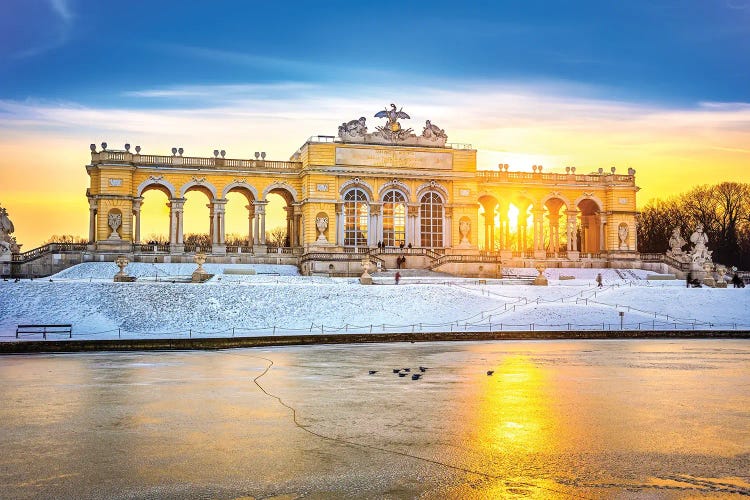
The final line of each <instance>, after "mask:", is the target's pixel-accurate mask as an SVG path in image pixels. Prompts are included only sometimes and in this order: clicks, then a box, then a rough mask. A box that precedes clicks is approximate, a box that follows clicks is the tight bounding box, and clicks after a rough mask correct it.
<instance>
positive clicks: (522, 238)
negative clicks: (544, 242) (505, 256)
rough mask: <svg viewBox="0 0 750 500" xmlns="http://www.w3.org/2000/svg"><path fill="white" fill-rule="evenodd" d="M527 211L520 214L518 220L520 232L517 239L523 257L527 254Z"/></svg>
mask: <svg viewBox="0 0 750 500" xmlns="http://www.w3.org/2000/svg"><path fill="white" fill-rule="evenodd" d="M526 216H527V214H526V211H524V210H522V211H521V212H520V213H519V214H518V219H517V220H516V227H518V232H517V234H516V237H517V240H518V241H517V245H516V246H517V247H518V251H519V252H521V255H525V254H526Z"/></svg>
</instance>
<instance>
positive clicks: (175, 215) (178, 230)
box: [167, 198, 185, 253]
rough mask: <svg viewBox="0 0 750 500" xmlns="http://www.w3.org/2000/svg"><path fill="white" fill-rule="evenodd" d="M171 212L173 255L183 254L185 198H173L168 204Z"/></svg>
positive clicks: (171, 247) (171, 248) (171, 246)
mask: <svg viewBox="0 0 750 500" xmlns="http://www.w3.org/2000/svg"><path fill="white" fill-rule="evenodd" d="M167 206H169V208H170V210H169V212H170V220H171V225H170V231H169V233H170V234H169V245H170V251H171V252H172V253H182V250H183V244H184V241H183V237H184V235H183V227H184V226H183V220H182V219H183V209H184V207H185V198H172V199H170V200H169V203H168V204H167Z"/></svg>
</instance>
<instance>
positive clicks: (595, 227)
mask: <svg viewBox="0 0 750 500" xmlns="http://www.w3.org/2000/svg"><path fill="white" fill-rule="evenodd" d="M575 209H576V210H577V211H578V226H577V228H576V238H577V242H576V243H577V247H578V250H580V251H581V252H584V253H596V252H599V251H601V250H603V245H604V240H605V236H604V229H605V226H604V224H605V222H606V215H605V214H604V206H603V203H601V200H599V199H598V198H596V197H595V196H593V195H591V194H584V195H583V196H581V197H579V198H578V199H576V204H575Z"/></svg>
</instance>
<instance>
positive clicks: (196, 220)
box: [178, 186, 223, 252]
mask: <svg viewBox="0 0 750 500" xmlns="http://www.w3.org/2000/svg"><path fill="white" fill-rule="evenodd" d="M183 197H184V198H185V205H184V206H183V213H182V217H183V221H184V222H183V235H182V241H183V242H184V244H185V251H186V252H194V251H197V250H199V249H200V250H204V251H205V250H210V249H211V247H212V245H213V243H214V241H213V239H212V235H213V234H214V224H215V222H214V221H215V217H214V206H213V194H212V193H211V191H210V190H209V189H208V188H206V187H204V186H191V187H189V188H188V189H187V190H186V191H185V192H184V193H183ZM221 215H222V216H223V214H221ZM219 224H220V223H219ZM219 227H220V226H219ZM179 239H180V238H179V236H178V240H179Z"/></svg>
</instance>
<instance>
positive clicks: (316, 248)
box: [18, 104, 638, 276]
mask: <svg viewBox="0 0 750 500" xmlns="http://www.w3.org/2000/svg"><path fill="white" fill-rule="evenodd" d="M374 118H375V119H376V121H377V124H376V125H377V126H375V127H373V126H372V124H371V123H370V122H368V119H366V118H364V117H362V118H359V119H356V120H352V121H349V122H345V123H342V124H341V125H340V126H339V127H338V134H337V135H336V136H314V137H311V138H310V139H308V140H307V141H306V142H305V143H304V144H302V146H301V147H300V148H299V150H297V151H296V152H295V153H294V154H293V155H292V156H291V158H290V159H289V160H288V161H275V160H273V161H272V160H267V159H266V158H265V154H264V155H263V156H260V155H258V154H256V155H255V158H247V159H235V158H226V157H225V153H224V152H223V151H222V152H220V151H214V152H213V156H210V155H209V156H206V157H188V156H183V155H182V151H181V150H179V149H173V150H172V154H166V155H152V154H142V153H141V148H140V147H139V146H136V147H135V148H134V150H131V148H130V145H126V146H125V149H124V150H114V149H110V148H108V147H107V146H106V144H103V145H102V147H101V148H98V147H97V146H95V145H93V144H92V145H91V162H90V163H89V164H88V165H86V171H87V172H88V174H89V177H90V180H91V183H90V186H89V188H88V189H87V191H86V196H87V197H88V201H89V207H90V210H89V221H90V226H89V227H90V229H89V240H90V244H89V245H88V246H87V247H86V249H85V251H84V250H83V249H81V255H82V256H81V260H114V258H115V257H116V256H117V255H120V254H126V255H128V256H129V257H130V259H131V260H135V261H139V260H142V261H146V262H154V261H160V262H170V261H171V262H183V261H184V262H188V261H190V262H192V254H193V253H194V252H196V251H204V252H206V253H207V254H209V262H211V261H213V262H247V263H252V262H265V263H277V262H278V263H281V262H283V263H294V264H296V265H299V266H300V269H301V271H302V272H303V273H305V274H319V273H320V274H332V275H344V274H358V273H360V272H361V269H362V265H363V263H362V259H363V257H364V258H366V259H369V260H370V262H371V264H373V265H378V266H380V267H381V268H382V267H385V268H393V267H395V266H396V259H398V258H399V257H401V256H402V255H405V256H407V258H408V261H407V266H408V267H420V268H425V269H433V270H440V271H445V272H450V273H455V274H463V275H473V276H482V275H486V276H492V275H494V274H496V273H497V272H498V269H499V268H500V267H532V266H534V265H535V264H536V263H537V262H538V261H544V264H545V265H546V266H547V267H580V266H589V265H590V266H593V267H607V266H621V267H637V266H638V253H637V252H636V248H637V243H636V230H635V215H636V192H637V191H638V187H636V185H635V171H634V170H632V169H628V171H627V173H625V174H621V173H615V169H614V168H612V169H611V170H609V169H608V170H606V171H605V170H603V169H598V171H594V172H586V173H583V172H576V169H575V168H566V169H565V172H564V173H562V172H561V173H552V172H547V171H543V168H542V167H541V166H539V167H534V168H533V171H532V172H514V171H510V170H509V168H508V165H499V166H494V167H493V168H491V169H478V168H477V159H476V150H475V149H473V148H472V147H471V146H470V145H467V144H454V143H448V142H447V134H446V132H445V131H444V130H443V129H441V128H440V127H439V126H437V125H436V124H433V123H431V122H430V121H429V120H427V121H425V122H424V126H422V127H417V128H415V130H412V128H409V127H408V126H407V125H406V123H407V120H410V117H409V116H408V115H407V114H406V113H405V112H403V111H402V110H399V109H397V107H396V106H395V105H393V104H392V105H390V106H389V107H387V108H385V109H384V110H382V111H380V112H378V113H377V114H375V116H374ZM154 189H155V190H159V191H162V192H163V193H164V194H165V195H166V196H167V197H168V199H169V203H168V206H169V209H170V215H169V218H170V231H169V244H168V245H163V244H161V245H152V244H148V243H147V242H145V241H143V239H144V238H143V235H142V234H141V224H140V222H141V206H142V203H143V195H144V193H146V192H147V191H149V190H154ZM191 191H200V192H202V193H204V194H205V196H206V199H207V203H208V206H209V210H210V233H211V242H212V243H211V245H210V247H205V248H200V249H197V248H195V247H190V246H189V245H186V244H185V241H184V234H183V233H184V229H183V228H184V211H183V208H184V203H185V195H186V193H188V192H191ZM230 192H238V193H242V194H243V195H244V197H245V198H246V199H247V205H246V209H247V221H248V222H247V237H246V241H245V242H244V244H243V245H227V244H226V239H225V233H226V231H225V222H224V216H225V207H226V203H227V194H228V193H230ZM271 193H274V194H278V195H281V197H283V199H284V200H285V203H286V214H287V220H286V234H287V238H286V245H285V246H283V247H280V248H277V247H273V248H272V247H269V245H268V243H269V242H268V241H266V228H267V227H268V224H267V222H266V205H267V203H268V200H267V197H268V195H269V194H271ZM20 255H23V254H20ZM22 260H23V259H22V258H20V257H19V259H18V261H19V262H20V261H22Z"/></svg>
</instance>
